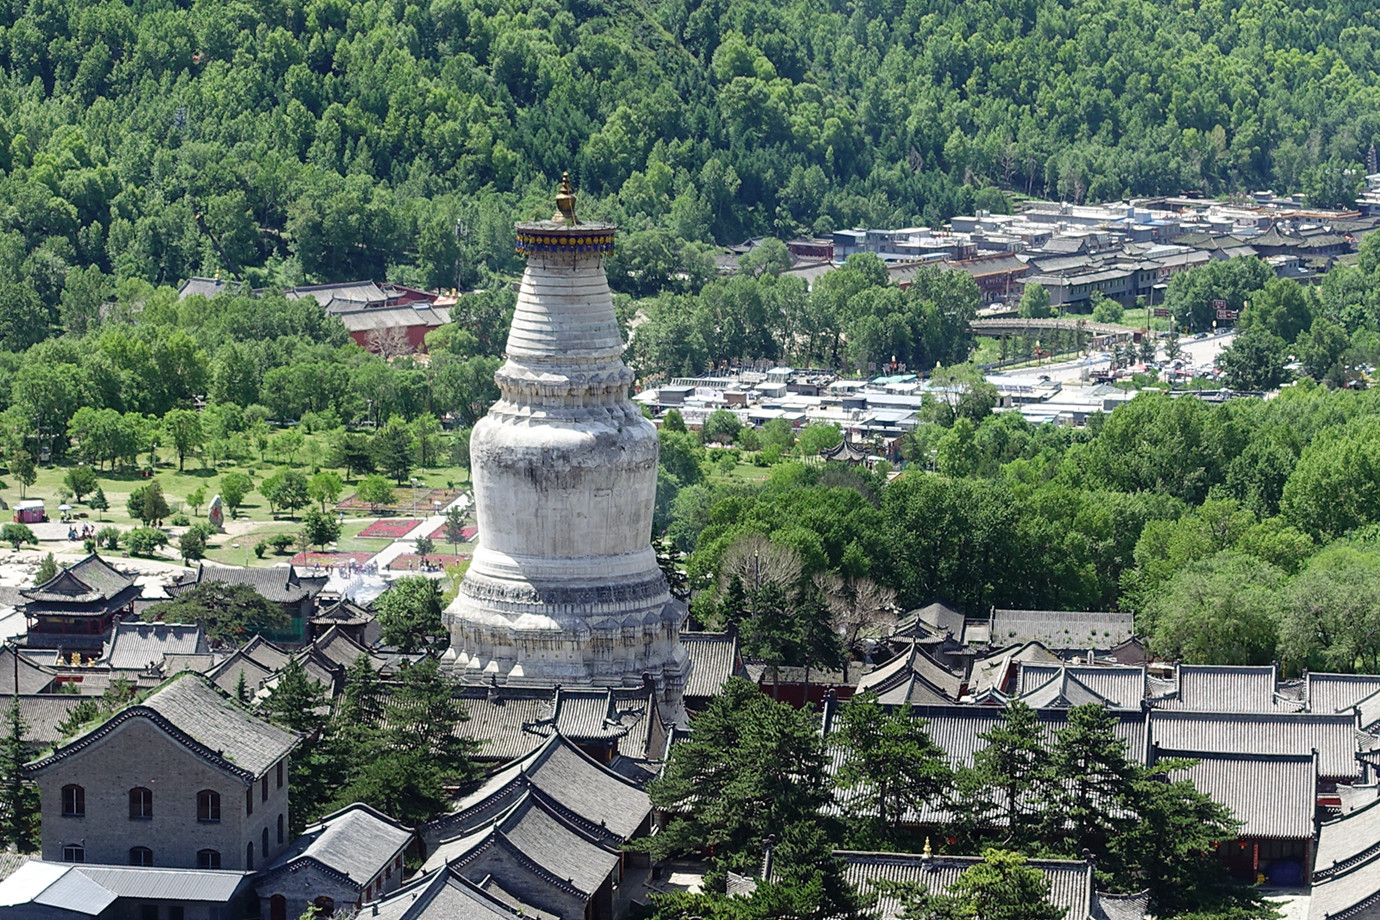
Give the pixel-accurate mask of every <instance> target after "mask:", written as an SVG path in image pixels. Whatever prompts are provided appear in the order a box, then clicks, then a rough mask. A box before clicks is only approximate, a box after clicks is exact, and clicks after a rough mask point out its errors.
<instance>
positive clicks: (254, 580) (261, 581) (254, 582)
mask: <svg viewBox="0 0 1380 920" xmlns="http://www.w3.org/2000/svg"><path fill="white" fill-rule="evenodd" d="M203 581H219V582H224V583H225V584H227V585H248V586H249V587H251V588H253V589H254V590H255V591H257V592H258V593H259V594H260V596H262V597H263V598H264V599H265V600H270V601H273V602H275V603H279V604H292V603H297V602H299V601H302V600H305V599H306V598H309V597H315V596H316V595H317V594H319V593H320V592H321V588H322V586H323V585H324V584H325V580H324V579H313V578H302V577H300V576H298V574H297V570H296V569H294V568H293V567H292V566H290V565H286V566H273V567H271V568H248V569H245V568H240V567H238V566H223V565H215V564H212V563H205V562H203V563H200V564H199V565H197V567H196V571H195V572H192V573H189V574H188V575H185V576H183V577H182V578H181V579H179V580H178V581H177V582H176V583H175V584H173V585H171V586H169V588H168V591H169V593H172V594H176V593H177V591H178V590H179V589H185V588H189V587H192V586H193V585H198V584H200V583H201V582H203Z"/></svg>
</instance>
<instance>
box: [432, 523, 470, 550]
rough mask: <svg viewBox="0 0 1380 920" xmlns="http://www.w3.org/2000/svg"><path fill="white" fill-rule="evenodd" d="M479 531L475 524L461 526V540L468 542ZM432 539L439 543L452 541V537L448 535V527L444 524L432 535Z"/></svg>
mask: <svg viewBox="0 0 1380 920" xmlns="http://www.w3.org/2000/svg"><path fill="white" fill-rule="evenodd" d="M478 533H479V528H478V527H475V526H474V525H473V524H466V525H465V526H464V527H461V528H460V542H461V543H468V542H470V541H471V540H473V539H474V538H475V536H476V535H477V534H478ZM431 541H432V542H433V543H436V544H438V545H439V544H441V543H449V542H450V537H448V536H446V527H445V525H444V524H442V525H441V526H440V527H437V528H436V531H435V532H434V533H433V534H432V535H431Z"/></svg>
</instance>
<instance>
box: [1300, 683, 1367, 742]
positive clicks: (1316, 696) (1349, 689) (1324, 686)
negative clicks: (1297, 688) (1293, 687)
mask: <svg viewBox="0 0 1380 920" xmlns="http://www.w3.org/2000/svg"><path fill="white" fill-rule="evenodd" d="M1303 686H1304V692H1303V698H1304V700H1305V701H1306V702H1307V703H1308V709H1309V711H1310V712H1342V711H1344V710H1347V709H1350V708H1352V707H1353V706H1356V705H1358V704H1359V703H1360V702H1361V701H1362V700H1364V699H1365V698H1366V697H1369V696H1371V695H1373V694H1375V693H1380V675H1377V674H1313V673H1309V674H1306V675H1304V680H1303ZM1364 727H1365V726H1364V725H1363V726H1362V728H1364Z"/></svg>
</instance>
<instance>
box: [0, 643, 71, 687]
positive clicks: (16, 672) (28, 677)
mask: <svg viewBox="0 0 1380 920" xmlns="http://www.w3.org/2000/svg"><path fill="white" fill-rule="evenodd" d="M56 674H57V672H56V671H55V670H54V669H52V668H47V667H43V666H42V665H37V664H34V663H33V662H32V661H30V660H29V659H28V658H26V657H24V656H23V655H21V654H19V652H17V651H16V650H15V648H14V646H12V645H6V646H4V647H3V648H0V694H4V695H6V696H13V695H14V692H15V680H16V677H17V678H18V682H19V692H20V693H38V692H39V691H40V690H43V689H44V688H46V687H47V686H48V685H49V684H51V683H52V682H53V677H54V676H55V675H56Z"/></svg>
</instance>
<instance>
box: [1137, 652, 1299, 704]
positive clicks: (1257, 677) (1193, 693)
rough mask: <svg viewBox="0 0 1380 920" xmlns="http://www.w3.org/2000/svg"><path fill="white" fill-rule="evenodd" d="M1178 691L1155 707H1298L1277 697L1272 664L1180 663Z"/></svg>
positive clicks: (1276, 677) (1275, 672) (1290, 701)
mask: <svg viewBox="0 0 1380 920" xmlns="http://www.w3.org/2000/svg"><path fill="white" fill-rule="evenodd" d="M1176 671H1177V674H1178V692H1177V693H1176V694H1174V695H1172V696H1170V697H1167V698H1165V699H1164V700H1162V701H1159V702H1157V703H1156V704H1155V705H1156V706H1158V707H1160V708H1161V709H1188V710H1195V711H1199V712H1297V711H1298V710H1299V709H1300V708H1301V706H1300V704H1299V703H1297V702H1295V701H1293V700H1287V699H1282V698H1280V697H1279V696H1278V695H1277V694H1276V692H1275V690H1276V686H1277V684H1278V676H1279V675H1278V671H1277V670H1276V669H1275V667H1274V665H1262V666H1257V667H1251V666H1246V665H1204V664H1181V665H1179V666H1178V667H1177V668H1176Z"/></svg>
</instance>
